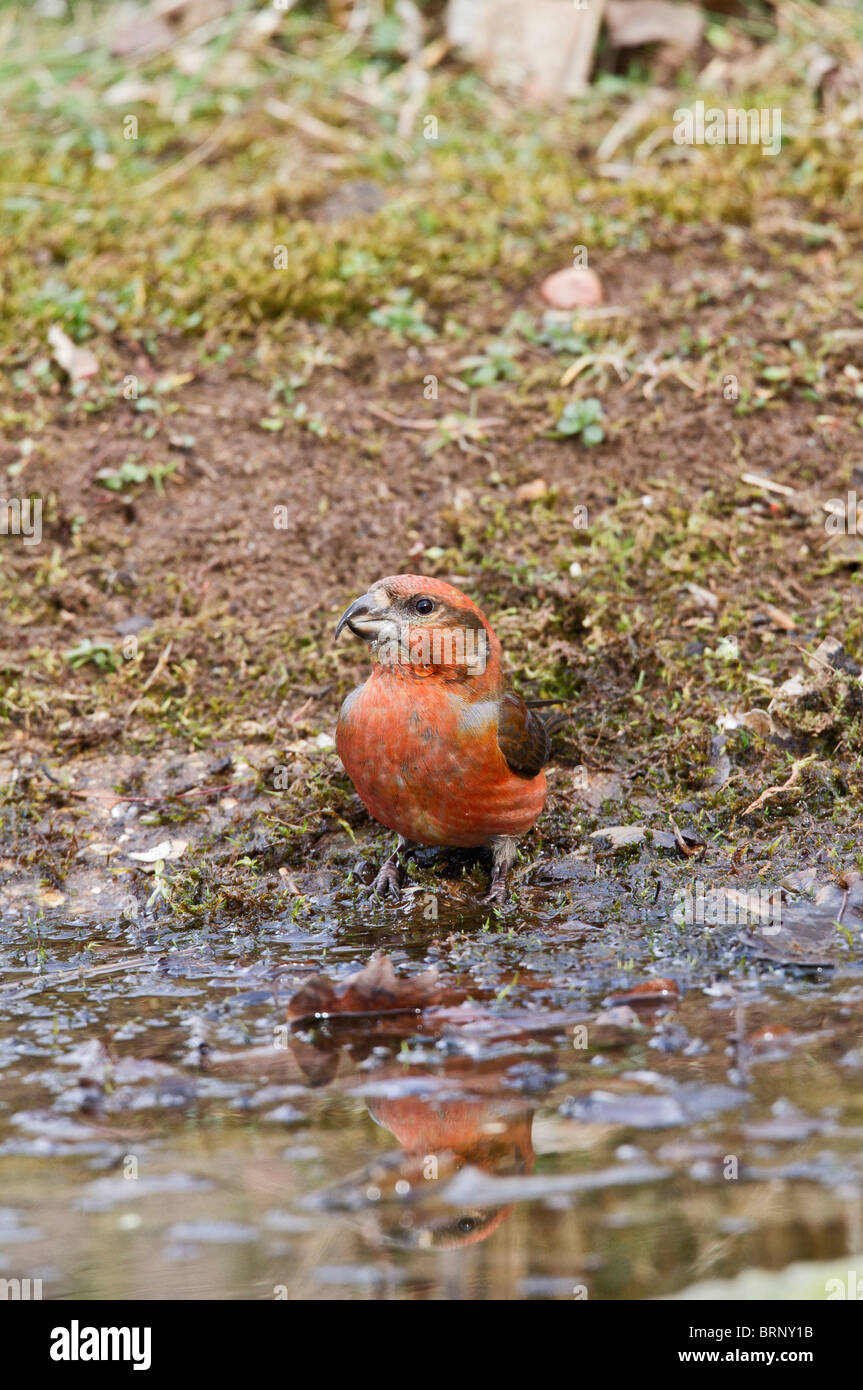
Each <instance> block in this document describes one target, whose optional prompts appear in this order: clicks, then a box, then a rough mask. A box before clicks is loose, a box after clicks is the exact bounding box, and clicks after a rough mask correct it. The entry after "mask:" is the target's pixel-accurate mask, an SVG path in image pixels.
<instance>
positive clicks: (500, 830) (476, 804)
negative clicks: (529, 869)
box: [335, 574, 567, 907]
mask: <svg viewBox="0 0 863 1390" xmlns="http://www.w3.org/2000/svg"><path fill="white" fill-rule="evenodd" d="M345 628H347V629H348V630H349V631H350V632H351V633H353V635H354V636H355V637H359V638H360V639H361V640H362V641H364V642H366V643H367V644H368V647H369V653H370V656H371V662H372V670H371V674H370V676H369V677H368V679H367V680H366V681H364V683H363V684H362V685H359V686H357V687H356V688H355V689H354V690H352V691H351V692H350V693H349V694H348V695H347V697H346V699H345V701H344V703H343V704H342V707H341V710H340V712H339V718H338V724H337V728H336V749H337V751H338V754H339V757H340V758H341V761H342V764H343V766H344V768H345V771H346V772H347V774H348V776H349V777H350V779H351V781H352V782H353V785H354V787H355V789H356V791H357V793H358V795H359V797H360V800H361V801H362V802H363V804H364V805H365V807H366V809H367V810H368V811H369V812H370V813H371V815H372V816H373V817H374V818H375V819H376V820H378V821H380V822H381V824H382V825H385V826H387V828H388V829H390V830H394V831H395V832H396V835H397V836H398V840H397V843H396V847H395V850H394V851H393V853H392V854H391V855H390V857H389V858H388V859H387V860H386V861H385V863H384V864H383V865H382V866H381V868H380V870H379V872H378V873H377V875H376V877H375V879H374V882H373V883H372V885H371V890H372V893H373V895H374V896H376V897H378V898H381V899H384V898H386V897H387V896H389V897H391V898H393V899H395V900H396V901H398V899H399V897H400V889H401V886H402V883H403V878H404V862H403V860H404V859H405V858H407V857H409V855H410V854H411V853H412V852H413V851H414V850H415V849H416V847H417V846H419V845H436V846H447V847H454V848H464V849H474V848H481V847H485V848H487V849H490V850H491V857H492V867H491V879H490V883H489V891H488V895H487V896H486V897H485V898H484V899H483V900H482V901H483V902H484V903H487V904H492V905H494V906H496V907H499V906H501V905H503V904H504V903H505V902H506V896H507V874H508V873H509V870H510V869H511V868H512V865H513V863H514V862H515V859H516V853H517V844H518V840H519V839H520V837H521V836H523V835H525V834H527V832H528V831H529V830H531V829H532V827H533V826H534V825H535V824H536V822H537V820H538V819H539V816H540V814H541V813H542V811H543V808H544V806H545V800H546V791H547V788H546V779H545V773H544V771H543V768H544V767H545V765H546V764H547V762H548V761H549V757H550V749H551V744H550V734H551V733H552V732H554V730H555V729H556V728H557V727H559V726H560V723H561V722H563V720H564V719H565V718H566V717H567V716H565V715H560V714H552V713H549V711H547V710H543V709H541V708H539V707H540V706H545V705H549V704H554V703H555V702H554V701H537V702H533V703H532V702H528V701H525V700H523V699H522V698H521V696H520V695H517V694H516V693H515V691H513V690H511V689H509V688H508V686H507V684H506V682H505V679H504V676H503V672H502V669H501V644H500V641H499V639H498V637H497V635H496V634H495V632H494V629H493V628H492V626H491V624H490V622H489V621H488V618H487V617H486V616H485V614H484V613H483V612H482V611H481V610H480V609H479V608H478V607H477V605H476V604H475V603H474V602H473V600H472V599H470V598H469V597H468V596H467V594H464V593H462V592H461V590H459V589H456V588H454V587H453V585H451V584H447V583H446V582H445V581H444V580H442V579H434V578H429V577H428V576H426V575H421V574H396V575H390V576H388V577H387V578H386V579H379V580H378V581H377V583H375V584H373V585H372V586H371V588H370V589H369V590H368V592H367V593H365V594H362V595H361V596H360V597H359V598H356V599H354V601H353V603H351V604H350V606H349V607H348V608H347V609H346V610H345V612H344V613H343V614H342V616H341V618H340V619H339V621H338V624H337V626H336V631H335V639H336V640H338V638H339V636H340V634H341V633H342V632H343V631H344V630H345Z"/></svg>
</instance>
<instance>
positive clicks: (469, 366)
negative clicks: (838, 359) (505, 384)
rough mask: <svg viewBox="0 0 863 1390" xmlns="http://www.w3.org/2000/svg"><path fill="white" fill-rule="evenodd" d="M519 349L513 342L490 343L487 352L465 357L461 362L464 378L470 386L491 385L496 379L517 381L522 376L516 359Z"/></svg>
mask: <svg viewBox="0 0 863 1390" xmlns="http://www.w3.org/2000/svg"><path fill="white" fill-rule="evenodd" d="M517 351H518V349H517V348H515V347H513V345H512V343H505V342H493V343H489V345H488V347H487V348H486V350H485V352H483V353H479V354H477V355H476V356H473V357H463V358H462V360H461V362H459V369H460V370H461V371H462V378H463V380H464V381H465V382H466V383H467V385H468V386H491V385H493V384H494V382H496V381H517V380H518V378H519V377H520V376H521V372H520V371H519V368H518V367H517V366H516V363H515V361H514V358H515V354H516V352H517ZM464 369H466V370H464Z"/></svg>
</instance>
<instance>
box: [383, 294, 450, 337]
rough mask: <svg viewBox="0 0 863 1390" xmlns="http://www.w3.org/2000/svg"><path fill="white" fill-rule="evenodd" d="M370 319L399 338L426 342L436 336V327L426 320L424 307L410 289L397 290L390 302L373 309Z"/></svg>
mask: <svg viewBox="0 0 863 1390" xmlns="http://www.w3.org/2000/svg"><path fill="white" fill-rule="evenodd" d="M369 319H370V321H371V322H372V323H374V324H376V325H377V327H378V328H386V329H387V330H388V331H389V332H390V333H392V334H393V335H394V337H397V338H408V339H411V340H412V341H413V342H417V343H425V342H428V340H429V338H433V337H434V336H435V332H434V329H433V328H432V327H431V325H430V324H428V323H426V321H425V309H424V307H423V306H422V305H421V304H415V303H414V302H413V300H412V299H411V293H410V290H395V291H394V293H393V295H392V297H391V299H390V302H389V304H381V305H379V306H378V308H377V309H372V311H371V313H370V314H369Z"/></svg>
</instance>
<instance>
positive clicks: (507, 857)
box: [480, 835, 518, 907]
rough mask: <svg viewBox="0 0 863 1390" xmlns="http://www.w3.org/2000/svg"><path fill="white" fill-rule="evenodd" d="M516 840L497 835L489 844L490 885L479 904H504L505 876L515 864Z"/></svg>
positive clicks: (509, 836) (500, 905)
mask: <svg viewBox="0 0 863 1390" xmlns="http://www.w3.org/2000/svg"><path fill="white" fill-rule="evenodd" d="M517 844H518V842H517V840H515V839H513V837H512V836H511V835H498V836H497V837H496V838H495V839H494V840H492V842H491V884H490V885H489V890H488V893H487V894H486V896H485V897H484V898H480V902H482V903H488V904H489V905H490V906H495V907H502V906H503V904H504V903H505V902H506V876H507V874H508V873H509V871H510V869H511V868H512V866H513V864H514V863H515V856H516V847H517Z"/></svg>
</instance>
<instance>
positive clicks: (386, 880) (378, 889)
mask: <svg viewBox="0 0 863 1390" xmlns="http://www.w3.org/2000/svg"><path fill="white" fill-rule="evenodd" d="M414 849H415V846H414V845H413V844H411V841H410V840H406V839H405V837H404V835H399V838H398V842H397V844H396V847H395V849H394V850H393V852H392V854H391V855H390V857H389V859H386V860H384V862H383V864H381V867H380V868H379V869H378V872H377V875H376V877H375V880H374V882H373V883H372V885H371V892H372V896H373V897H375V898H385V897H386V896H387V894H389V896H390V897H391V898H392V899H393V900H394V902H398V900H399V898H400V897H401V886H402V883H403V881H404V876H405V866H404V860H403V859H402V858H401V856H402V855H404V856H405V858H409V857H410V855H411V854H412V853H413V851H414Z"/></svg>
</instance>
